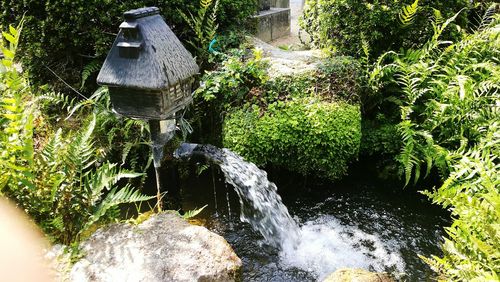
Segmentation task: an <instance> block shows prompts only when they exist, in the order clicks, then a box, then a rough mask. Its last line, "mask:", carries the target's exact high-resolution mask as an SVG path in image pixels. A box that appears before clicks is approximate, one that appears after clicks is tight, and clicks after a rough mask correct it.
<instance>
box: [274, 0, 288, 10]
mask: <svg viewBox="0 0 500 282" xmlns="http://www.w3.org/2000/svg"><path fill="white" fill-rule="evenodd" d="M271 7H276V8H290V0H271Z"/></svg>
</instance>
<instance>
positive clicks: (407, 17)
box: [398, 0, 418, 26]
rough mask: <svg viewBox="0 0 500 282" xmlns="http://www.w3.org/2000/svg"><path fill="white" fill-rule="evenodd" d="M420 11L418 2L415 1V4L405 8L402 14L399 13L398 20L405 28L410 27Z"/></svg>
mask: <svg viewBox="0 0 500 282" xmlns="http://www.w3.org/2000/svg"><path fill="white" fill-rule="evenodd" d="M417 11H418V0H415V2H413V4H411V5H408V6H405V7H403V9H402V10H401V12H399V15H398V18H399V21H400V22H401V24H402V25H403V26H408V25H410V24H411V23H412V22H413V21H414V20H415V16H416V15H417Z"/></svg>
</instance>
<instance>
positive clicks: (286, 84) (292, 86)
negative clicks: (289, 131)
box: [252, 57, 364, 107]
mask: <svg viewBox="0 0 500 282" xmlns="http://www.w3.org/2000/svg"><path fill="white" fill-rule="evenodd" d="M362 73H363V71H362V69H361V65H360V64H359V63H358V62H357V61H356V60H354V59H353V58H350V57H333V58H329V59H325V60H324V61H323V62H322V63H321V64H320V65H319V67H318V70H315V71H311V72H307V73H304V74H294V75H288V76H279V77H275V78H273V79H270V80H269V81H267V82H266V83H265V84H264V85H262V87H261V89H260V90H259V91H254V93H252V95H253V96H252V98H253V100H252V102H254V103H256V104H260V105H261V106H262V107H265V105H267V104H269V103H273V102H276V101H287V100H290V99H293V98H304V97H311V96H314V97H318V98H320V99H321V100H323V101H330V102H333V101H343V102H346V101H347V102H349V103H353V104H356V103H359V100H360V96H361V92H362V84H363V83H364V82H363V76H362V75H361V74H362Z"/></svg>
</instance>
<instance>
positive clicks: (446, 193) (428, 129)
mask: <svg viewBox="0 0 500 282" xmlns="http://www.w3.org/2000/svg"><path fill="white" fill-rule="evenodd" d="M491 10H498V4H494V5H492V6H491V8H490V10H489V11H491ZM488 15H489V16H488ZM456 18H457V15H455V16H453V17H451V18H449V19H448V20H446V21H443V20H442V19H440V18H439V17H438V16H436V17H435V19H434V20H433V23H432V25H433V30H434V35H433V36H432V38H431V40H430V41H429V42H427V43H426V44H425V45H424V46H423V47H422V48H420V49H417V50H407V51H405V52H403V53H402V54H395V53H393V52H392V53H388V54H384V55H383V56H382V57H381V58H380V59H379V63H378V64H377V65H376V66H375V68H374V70H373V72H372V74H371V78H372V80H373V82H375V84H374V85H376V86H377V87H378V88H379V90H381V92H384V95H386V96H391V97H392V98H393V100H395V101H397V104H398V105H399V110H400V118H401V122H400V123H399V124H398V131H399V133H400V135H401V136H402V141H403V146H402V150H401V152H400V154H399V157H398V160H399V162H400V163H401V167H402V173H403V174H404V175H405V178H406V183H407V184H408V183H409V182H410V180H411V179H412V178H413V180H414V182H416V181H417V180H418V179H419V178H420V177H421V175H423V172H424V171H425V174H426V175H427V174H428V173H429V172H430V170H431V169H432V168H433V167H436V168H437V169H438V171H439V172H440V174H441V176H442V179H443V181H444V183H443V185H442V186H441V187H440V188H439V189H436V190H434V191H433V192H426V194H427V195H428V196H429V197H430V198H431V199H432V200H433V201H434V202H436V203H439V204H442V205H443V206H444V207H446V208H448V209H449V210H450V211H451V212H452V216H453V219H454V222H453V224H452V226H451V227H449V228H447V233H448V238H446V241H445V243H444V245H443V250H444V256H443V258H439V257H436V256H434V257H432V258H425V260H426V261H427V262H428V263H429V264H430V266H431V267H433V269H434V270H436V271H437V272H438V273H439V275H440V277H439V278H440V279H443V280H447V281H450V280H451V281H455V280H461V281H490V280H492V281H496V280H498V279H499V277H498V273H499V271H500V260H499V254H500V249H499V248H500V244H499V239H498V238H499V236H498V234H499V231H500V229H499V225H498V223H499V222H500V213H499V212H498V211H499V203H500V202H499V195H498V192H499V190H498V187H499V184H500V183H499V180H498V168H499V165H498V161H497V157H498V155H499V148H500V147H499V146H498V145H499V143H498V142H499V140H500V139H499V134H498V132H499V121H500V115H499V111H498V101H500V67H499V59H498V54H499V53H500V35H499V32H500V17H499V16H498V14H494V13H491V12H488V13H487V16H485V18H484V20H485V21H486V22H487V24H481V25H480V27H479V29H478V30H476V31H475V32H473V33H472V34H469V35H466V36H464V38H463V39H462V40H461V41H458V42H456V43H454V44H451V45H450V42H447V41H443V40H441V39H440V36H441V35H442V34H443V32H444V31H445V28H446V27H447V26H449V25H450V24H451V22H452V21H453V20H455V19H456ZM386 60H390V63H388V62H386ZM395 85H396V86H397V87H393V86H395Z"/></svg>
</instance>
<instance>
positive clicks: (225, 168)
mask: <svg viewBox="0 0 500 282" xmlns="http://www.w3.org/2000/svg"><path fill="white" fill-rule="evenodd" d="M195 155H201V156H203V157H205V158H208V159H210V160H211V161H213V162H215V163H216V164H218V165H219V166H220V168H221V170H222V172H223V173H224V176H225V178H226V182H227V183H229V184H231V185H232V186H233V187H234V189H235V190H236V193H237V194H238V196H239V201H240V204H241V214H240V219H241V221H243V222H248V223H249V224H250V225H251V226H252V228H253V229H254V230H257V231H259V232H260V233H261V234H262V236H263V237H264V239H265V240H266V243H267V244H269V245H272V246H274V247H276V248H278V249H279V252H280V254H279V255H280V259H281V263H282V264H283V265H285V266H286V267H290V268H294V267H298V268H300V269H303V270H306V271H310V272H313V273H315V275H317V277H318V278H320V279H323V278H325V277H326V275H328V274H329V273H331V272H333V271H335V270H336V269H338V268H341V267H351V268H365V269H370V270H375V271H381V272H382V271H386V270H391V271H396V272H403V270H404V267H405V266H404V262H403V260H402V258H401V255H400V254H399V252H398V251H397V249H398V247H397V246H390V244H389V245H387V244H386V242H383V240H381V238H379V237H377V236H375V235H373V234H368V233H365V232H363V231H361V230H360V229H358V228H357V227H355V226H344V225H342V224H341V223H340V222H339V221H338V220H337V219H336V218H333V217H329V216H319V217H318V218H317V219H316V220H314V221H309V222H306V223H304V224H303V225H302V226H299V224H298V223H297V222H296V221H295V220H294V219H293V218H292V217H291V216H290V214H289V213H288V210H287V208H286V206H285V205H284V204H283V202H282V200H281V197H280V196H279V194H278V193H277V187H276V185H275V184H274V183H272V182H271V181H269V180H268V179H267V173H266V172H265V171H263V170H261V169H259V168H258V167H257V166H256V165H255V164H253V163H251V162H247V161H245V160H244V159H243V158H242V157H241V156H239V155H238V154H236V153H234V152H232V151H230V150H228V149H219V148H217V147H214V146H212V145H198V144H187V143H185V144H182V145H181V146H180V147H179V148H178V149H177V150H176V151H175V152H174V156H175V157H177V158H190V157H192V156H195ZM389 243H391V242H389Z"/></svg>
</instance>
